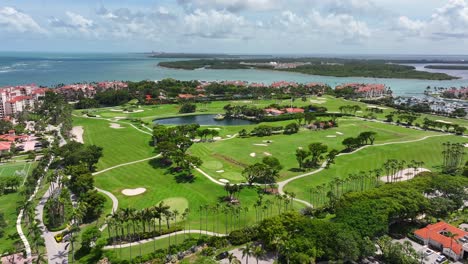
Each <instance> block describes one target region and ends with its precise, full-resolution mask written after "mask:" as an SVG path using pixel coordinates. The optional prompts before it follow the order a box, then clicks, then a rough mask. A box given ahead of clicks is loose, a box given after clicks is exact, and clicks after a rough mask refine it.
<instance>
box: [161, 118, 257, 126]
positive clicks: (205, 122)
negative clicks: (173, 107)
mask: <svg viewBox="0 0 468 264" xmlns="http://www.w3.org/2000/svg"><path fill="white" fill-rule="evenodd" d="M215 116H216V115H191V116H180V117H171V118H163V119H157V120H154V123H156V124H161V125H188V124H199V125H202V126H244V125H251V124H255V123H254V122H251V121H248V120H242V119H223V120H215V119H214V117H215Z"/></svg>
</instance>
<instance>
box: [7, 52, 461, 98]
mask: <svg viewBox="0 0 468 264" xmlns="http://www.w3.org/2000/svg"><path fill="white" fill-rule="evenodd" d="M451 59H453V58H451ZM170 60H180V59H170V58H169V59H166V58H164V59H162V58H149V57H147V56H146V55H145V54H124V53H120V54H100V53H88V54H82V53H80V54H76V53H18V52H0V86H7V85H21V84H30V83H35V84H37V85H43V86H54V85H57V84H61V83H76V82H91V81H105V80H128V81H139V80H161V79H164V78H174V79H180V80H207V81H216V80H218V81H220V80H245V81H249V82H263V83H266V84H269V83H272V82H275V81H281V80H284V81H295V82H299V83H307V82H323V83H327V84H329V85H331V86H332V87H334V86H336V85H339V84H342V83H346V82H361V83H384V84H386V85H387V86H389V87H390V88H391V89H392V90H393V91H394V93H395V94H396V95H406V96H410V95H418V94H422V93H423V91H424V90H425V88H426V87H427V86H438V87H460V86H468V72H467V71H454V72H451V71H447V70H438V72H441V71H442V72H447V73H452V74H453V75H458V76H460V77H462V78H461V79H458V80H451V81H429V80H408V79H379V78H361V77H330V76H315V75H305V74H300V73H291V72H277V71H269V70H206V69H200V70H193V71H187V70H177V69H167V68H162V67H159V66H157V64H158V63H159V62H160V61H170Z"/></svg>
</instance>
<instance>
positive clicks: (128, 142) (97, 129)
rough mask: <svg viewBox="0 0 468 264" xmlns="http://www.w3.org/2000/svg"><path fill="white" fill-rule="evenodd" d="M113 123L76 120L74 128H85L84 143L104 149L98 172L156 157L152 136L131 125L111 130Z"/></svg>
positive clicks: (85, 119) (87, 119)
mask: <svg viewBox="0 0 468 264" xmlns="http://www.w3.org/2000/svg"><path fill="white" fill-rule="evenodd" d="M111 123H112V122H109V121H107V120H100V119H90V118H81V117H77V118H74V122H73V125H74V126H83V129H84V135H83V139H84V141H85V142H86V143H87V144H95V145H98V146H100V147H102V148H103V157H102V158H101V159H100V160H99V163H98V165H97V169H98V170H101V169H104V168H108V167H111V166H115V165H118V164H121V163H125V162H130V161H135V160H140V159H144V158H148V157H151V156H155V155H156V153H154V148H153V147H151V146H150V143H151V136H150V135H148V134H145V133H142V132H139V131H138V130H136V129H135V128H133V127H131V126H130V125H129V124H120V126H121V127H123V128H111V127H110V124H111Z"/></svg>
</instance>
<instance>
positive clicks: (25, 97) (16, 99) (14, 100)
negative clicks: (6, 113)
mask: <svg viewBox="0 0 468 264" xmlns="http://www.w3.org/2000/svg"><path fill="white" fill-rule="evenodd" d="M31 99H32V97H31V96H29V95H20V96H15V97H13V98H12V99H10V100H8V103H16V102H19V101H24V100H31Z"/></svg>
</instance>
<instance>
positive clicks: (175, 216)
mask: <svg viewBox="0 0 468 264" xmlns="http://www.w3.org/2000/svg"><path fill="white" fill-rule="evenodd" d="M172 215H173V216H174V225H176V224H177V216H178V215H180V213H179V210H177V209H174V211H172ZM175 243H176V245H177V235H176V236H175Z"/></svg>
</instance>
